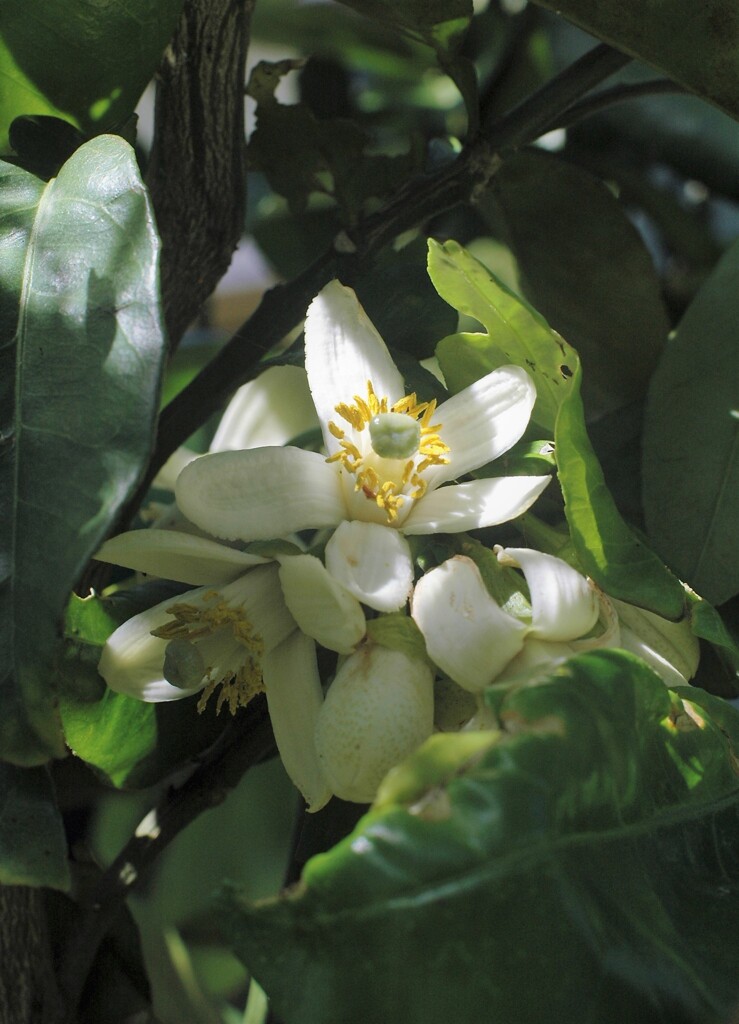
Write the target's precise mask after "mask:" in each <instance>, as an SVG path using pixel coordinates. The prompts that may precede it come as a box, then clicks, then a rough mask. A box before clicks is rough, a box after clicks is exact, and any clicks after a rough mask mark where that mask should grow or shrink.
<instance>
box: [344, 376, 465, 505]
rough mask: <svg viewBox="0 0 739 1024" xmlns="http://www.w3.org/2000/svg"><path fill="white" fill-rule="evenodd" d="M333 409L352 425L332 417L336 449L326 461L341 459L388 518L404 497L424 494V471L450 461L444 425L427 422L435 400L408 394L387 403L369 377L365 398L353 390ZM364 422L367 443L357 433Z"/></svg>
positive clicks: (359, 487)
mask: <svg viewBox="0 0 739 1024" xmlns="http://www.w3.org/2000/svg"><path fill="white" fill-rule="evenodd" d="M336 412H337V413H338V414H339V416H340V417H341V418H342V419H343V420H345V421H346V423H348V424H349V427H350V429H349V430H348V431H347V429H346V428H345V427H342V426H339V424H337V423H335V422H334V421H333V420H331V422H330V423H329V424H328V429H329V430H330V431H331V433H332V434H333V436H334V437H335V438H336V439H337V441H338V442H339V449H338V451H336V452H334V454H333V455H329V457H328V458H327V459H326V461H327V462H339V463H341V466H342V468H343V469H345V470H346V471H347V472H348V473H350V474H351V475H352V476H353V477H354V478H355V484H354V490H355V491H362V492H363V493H364V496H365V497H366V498H367V499H368V500H369V501H372V502H374V503H375V504H376V505H378V506H379V508H381V509H382V510H383V511H384V512H385V516H386V519H387V522H388V523H390V524H392V523H395V522H396V521H397V519H398V512H399V510H400V508H401V507H402V505H403V503H404V502H405V501H406V500H408V501H417V500H418V499H419V498H422V497H423V495H424V494H425V493H426V490H427V488H428V483H427V481H426V480H425V479H424V477H423V474H424V472H425V470H427V469H428V468H429V467H430V466H440V465H445V464H446V463H448V462H449V458H448V455H449V451H450V449H449V446H448V445H446V444H444V442H443V441H442V440H441V437H440V435H439V431H440V430H441V429H442V424H441V423H432V422H431V420H432V419H433V416H434V413H435V412H436V400H435V399H434V400H433V401H431V402H419V401H418V400H417V398H416V396H415V394H411V395H406V397H405V398H401V399H400V401H399V402H395V404H394V405H393V406H390V404H389V400H388V399H387V398H378V397H377V395H376V394H375V389H374V387H373V386H372V381H369V380H368V381H367V397H366V398H362V397H361V396H360V395H354V401H353V402H351V403H349V402H340V403H339V404H338V405H337V406H336ZM365 427H369V431H368V434H369V444H366V443H365V442H364V441H363V438H362V436H361V435H362V433H363V431H364V429H365ZM365 436H366V435H365ZM368 449H369V450H368Z"/></svg>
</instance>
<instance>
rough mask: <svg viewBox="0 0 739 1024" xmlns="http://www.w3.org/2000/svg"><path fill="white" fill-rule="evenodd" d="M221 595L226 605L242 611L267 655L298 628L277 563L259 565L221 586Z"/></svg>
mask: <svg viewBox="0 0 739 1024" xmlns="http://www.w3.org/2000/svg"><path fill="white" fill-rule="evenodd" d="M211 592H212V588H211ZM219 593H220V596H221V598H222V600H223V601H225V602H226V604H228V605H229V606H231V607H233V608H241V609H242V613H243V616H244V618H245V619H247V620H248V621H249V622H250V623H251V624H252V625H253V626H254V629H255V630H256V632H257V633H258V634H259V636H260V638H261V640H262V643H263V645H264V650H265V651H266V652H268V651H271V650H272V648H273V647H275V646H276V645H277V644H279V643H282V641H283V640H284V639H285V638H286V637H288V636H289V635H290V634H291V633H292V631H293V630H294V629H295V620H294V619H293V617H292V615H291V614H290V612H289V610H288V607H287V605H286V604H285V598H284V595H283V593H282V587H281V586H280V579H279V576H278V567H277V565H276V564H275V563H272V564H271V565H263V566H257V568H256V569H252V570H251V572H248V573H246V575H244V576H240V577H239V578H238V579H236V580H234V581H233V583H227V584H226V586H224V587H221V588H220V591H219Z"/></svg>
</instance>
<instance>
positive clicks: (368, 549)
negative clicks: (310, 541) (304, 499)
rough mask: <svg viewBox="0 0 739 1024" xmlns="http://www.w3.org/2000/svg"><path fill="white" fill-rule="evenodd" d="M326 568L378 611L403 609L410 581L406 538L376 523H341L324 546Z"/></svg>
mask: <svg viewBox="0 0 739 1024" xmlns="http://www.w3.org/2000/svg"><path fill="white" fill-rule="evenodd" d="M326 568H327V569H328V571H329V572H330V573H331V575H332V576H333V577H334V579H335V580H338V581H339V583H341V585H342V586H343V587H346V589H347V590H348V591H349V593H351V594H354V596H355V597H356V598H357V599H358V600H359V601H361V602H362V603H363V604H366V605H368V606H369V607H370V608H374V609H375V611H378V612H395V611H397V610H398V609H399V608H402V607H403V605H404V604H405V603H406V601H407V600H408V596H409V594H410V592H411V586H412V584H413V561H412V559H411V549H410V547H409V546H408V541H407V540H406V539H405V537H403V536H402V534H400V533H398V531H397V530H394V529H392V528H391V527H389V526H380V525H379V524H378V523H363V522H360V521H359V520H353V521H351V522H350V521H348V520H345V521H344V522H343V523H341V525H340V526H339V528H338V529H337V530H336V531H335V532H334V534H333V536H332V537H331V539H330V540H329V542H328V544H327V545H326Z"/></svg>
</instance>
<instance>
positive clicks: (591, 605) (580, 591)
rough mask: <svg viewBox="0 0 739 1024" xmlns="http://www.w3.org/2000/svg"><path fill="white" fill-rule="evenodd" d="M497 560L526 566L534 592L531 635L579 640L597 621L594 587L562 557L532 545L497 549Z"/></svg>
mask: <svg viewBox="0 0 739 1024" xmlns="http://www.w3.org/2000/svg"><path fill="white" fill-rule="evenodd" d="M496 553H497V555H498V561H499V562H501V563H502V564H503V565H515V566H518V567H519V568H520V569H523V574H524V576H525V577H526V582H527V584H528V587H529V593H530V594H531V627H530V630H529V632H530V634H531V635H532V636H536V637H539V639H540V640H563V641H566V640H577V639H578V637H581V636H584V635H585V633H587V632H589V631H590V630H591V629H592V628H593V626H594V625H595V624H596V622H597V621H598V615H599V613H600V605H599V603H598V596H597V594H596V591H595V588H594V587H593V585H592V584H591V583H589V582H588V580H587V579H586V578H585V576H583V575H582V573H579V572H578V571H577V569H573V568H572V566H571V565H568V564H567V562H564V561H563V560H562V559H561V558H556V557H555V556H554V555H548V554H546V553H545V552H543V551H534V550H533V549H532V548H496Z"/></svg>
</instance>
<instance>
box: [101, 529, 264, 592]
mask: <svg viewBox="0 0 739 1024" xmlns="http://www.w3.org/2000/svg"><path fill="white" fill-rule="evenodd" d="M94 557H95V558H97V559H98V560H99V561H101V562H110V563H111V564H112V565H121V566H123V567H124V568H126V569H134V570H136V572H145V573H149V574H150V575H152V576H161V577H162V578H163V579H166V580H174V581H175V582H176V583H190V584H193V585H197V586H199V585H201V584H207V583H210V584H211V585H213V586H216V585H218V584H219V583H227V582H228V581H229V580H233V579H236V577H237V576H242V575H243V574H244V573H245V572H246V571H247V569H250V568H252V567H253V566H255V565H264V564H265V563H266V562H267V561H268V559H266V558H262V557H261V556H260V555H249V554H246V553H245V552H243V551H235V550H234V549H233V548H230V547H228V546H227V545H225V544H219V543H218V542H217V541H214V540H208V539H207V538H205V537H197V536H195V535H194V534H191V533H180V532H178V531H176V530H157V529H151V530H129V532H128V533H120V534H118V536H117V537H111V539H110V540H106V542H105V543H104V544H103V546H102V547H101V548H100V550H99V551H98V552H97V553H96V554H95V556H94Z"/></svg>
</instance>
